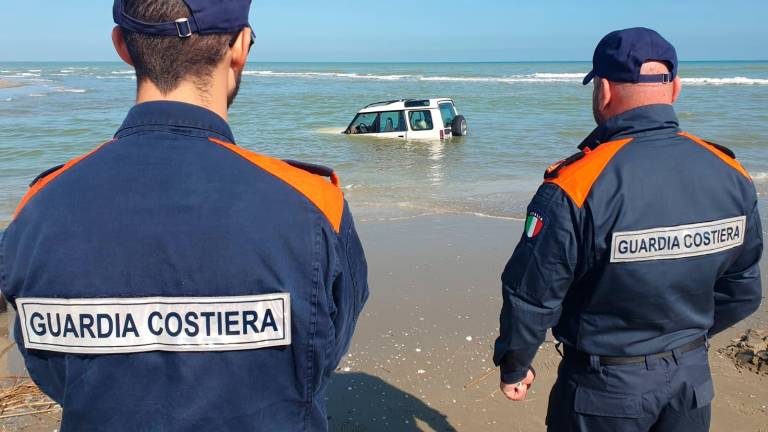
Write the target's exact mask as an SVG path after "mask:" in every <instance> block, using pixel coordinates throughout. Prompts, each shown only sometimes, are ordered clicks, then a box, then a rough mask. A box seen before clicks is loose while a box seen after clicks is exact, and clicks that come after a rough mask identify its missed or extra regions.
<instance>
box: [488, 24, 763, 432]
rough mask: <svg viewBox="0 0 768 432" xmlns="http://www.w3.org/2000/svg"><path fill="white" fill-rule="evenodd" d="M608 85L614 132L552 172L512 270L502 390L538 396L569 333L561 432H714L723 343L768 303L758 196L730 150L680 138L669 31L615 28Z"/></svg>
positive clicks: (501, 354) (597, 77)
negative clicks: (551, 351)
mask: <svg viewBox="0 0 768 432" xmlns="http://www.w3.org/2000/svg"><path fill="white" fill-rule="evenodd" d="M592 80H594V98H593V100H594V102H593V105H594V114H595V119H596V121H597V123H598V127H597V129H595V131H594V132H593V133H592V134H591V135H590V136H589V137H588V138H587V139H586V140H584V142H583V143H582V144H581V145H580V146H579V149H580V152H578V153H576V154H575V155H573V156H571V157H569V158H568V159H565V160H564V161H561V162H559V163H557V164H554V165H552V166H551V167H550V168H549V169H547V171H546V174H545V182H544V184H543V185H542V186H541V187H540V188H539V191H538V192H537V193H536V195H535V196H534V198H533V200H532V201H531V204H530V206H529V207H528V215H527V221H526V229H525V233H524V235H523V238H522V240H521V241H520V243H519V244H518V246H517V248H516V250H515V252H514V254H513V256H512V258H511V259H510V261H509V263H508V264H507V266H506V268H505V270H504V273H503V275H502V282H503V300H504V305H503V308H502V312H501V325H500V333H501V335H500V337H499V338H498V340H497V341H496V351H495V355H494V360H495V362H496V364H497V365H500V367H501V389H502V391H503V392H504V393H505V394H506V396H507V397H508V398H510V399H512V400H522V399H524V398H525V396H526V393H527V391H528V389H529V387H530V385H531V384H532V383H533V380H534V378H535V375H534V373H533V371H532V370H531V362H532V361H533V358H534V355H535V354H536V351H537V349H538V348H539V346H540V345H541V343H542V342H543V341H544V337H545V334H546V331H547V330H548V329H549V328H553V332H554V335H555V337H556V338H557V340H558V341H560V342H562V344H563V348H564V359H563V361H562V363H561V365H560V369H559V373H558V379H557V382H556V383H555V385H554V387H553V389H552V393H551V396H550V401H549V413H548V415H547V424H548V426H549V430H551V431H613V432H618V431H650V430H653V431H659V432H662V431H686V432H691V431H706V430H708V429H709V421H710V402H711V400H712V398H713V387H712V378H711V375H710V371H709V365H708V362H707V350H708V344H707V338H708V337H711V336H713V335H715V334H717V333H718V332H720V331H722V330H724V329H726V328H728V327H730V326H732V325H734V324H736V323H737V322H739V321H740V320H742V319H744V318H745V317H747V316H748V315H750V314H751V313H752V312H754V311H755V310H756V309H757V308H758V306H759V304H760V300H761V295H762V291H761V286H760V269H759V267H758V266H759V261H760V256H761V253H762V249H763V240H762V230H761V227H760V217H759V215H758V210H757V195H756V192H755V187H754V185H753V184H752V181H751V179H750V176H749V174H747V172H746V171H745V170H744V168H742V166H741V165H740V164H739V163H738V162H737V161H736V159H735V156H734V154H733V153H732V152H731V151H730V150H728V149H727V148H725V147H723V146H720V145H717V144H714V143H711V142H707V141H705V140H702V139H700V138H697V137H695V136H693V135H691V134H688V133H686V132H683V131H682V130H681V129H679V127H678V126H679V125H678V120H677V117H676V116H675V111H674V110H673V108H672V104H673V103H674V102H675V100H676V99H677V97H678V95H679V94H680V89H681V85H680V79H679V77H678V62H677V55H676V52H675V49H674V48H673V47H672V45H671V44H670V43H669V42H667V41H666V40H665V39H664V38H662V37H661V36H660V35H659V34H658V33H656V32H654V31H652V30H649V29H645V28H633V29H627V30H621V31H616V32H613V33H610V34H609V35H607V36H606V37H605V38H603V40H602V41H601V42H600V43H599V44H598V46H597V49H596V50H595V55H594V61H593V70H592V72H590V73H589V75H588V76H587V77H586V78H585V79H584V84H585V85H586V84H587V83H589V82H590V81H592Z"/></svg>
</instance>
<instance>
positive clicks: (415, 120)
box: [409, 111, 433, 131]
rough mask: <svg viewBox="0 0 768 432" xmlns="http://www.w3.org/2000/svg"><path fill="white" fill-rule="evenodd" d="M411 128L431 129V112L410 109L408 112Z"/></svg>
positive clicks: (419, 129) (416, 129) (418, 129)
mask: <svg viewBox="0 0 768 432" xmlns="http://www.w3.org/2000/svg"><path fill="white" fill-rule="evenodd" d="M409 117H410V120H411V129H413V130H415V131H425V130H432V128H433V126H432V113H431V112H429V111H411V112H410V113H409Z"/></svg>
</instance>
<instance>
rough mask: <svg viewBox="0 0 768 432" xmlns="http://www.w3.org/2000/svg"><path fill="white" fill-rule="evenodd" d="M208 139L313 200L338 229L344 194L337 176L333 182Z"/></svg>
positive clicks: (276, 160) (275, 160)
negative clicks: (338, 184)
mask: <svg viewBox="0 0 768 432" xmlns="http://www.w3.org/2000/svg"><path fill="white" fill-rule="evenodd" d="M208 139H209V140H210V141H211V142H214V143H216V144H218V145H220V146H222V147H225V148H227V149H229V150H231V151H232V152H234V153H237V154H238V155H240V156H241V157H242V158H244V159H246V160H247V161H249V162H251V163H252V164H254V165H256V166H258V167H259V168H261V169H263V170H264V171H266V172H268V173H270V174H272V175H273V176H275V177H277V178H279V179H280V180H282V181H284V182H285V183H287V184H289V185H290V186H291V187H293V188H294V189H296V190H297V191H298V192H299V193H301V194H302V195H304V196H305V197H306V198H307V199H308V200H309V201H310V202H312V204H314V205H315V206H316V207H317V208H318V209H319V210H320V211H321V212H322V213H323V215H325V217H326V218H327V219H328V222H330V223H331V226H332V227H333V230H334V231H335V232H336V233H338V232H339V230H340V229H341V218H342V217H343V215H344V195H343V194H342V193H341V189H339V187H338V186H337V183H338V179H337V178H335V179H334V183H330V182H328V181H326V180H325V179H323V178H322V177H320V176H317V175H314V174H310V173H308V172H306V171H304V170H301V169H299V168H295V167H293V166H291V165H289V164H287V163H285V162H283V161H281V160H278V159H273V158H269V157H266V156H262V155H260V154H258V153H254V152H252V151H249V150H246V149H244V148H242V147H238V146H236V145H234V144H230V143H228V142H225V141H221V140H218V139H216V138H208Z"/></svg>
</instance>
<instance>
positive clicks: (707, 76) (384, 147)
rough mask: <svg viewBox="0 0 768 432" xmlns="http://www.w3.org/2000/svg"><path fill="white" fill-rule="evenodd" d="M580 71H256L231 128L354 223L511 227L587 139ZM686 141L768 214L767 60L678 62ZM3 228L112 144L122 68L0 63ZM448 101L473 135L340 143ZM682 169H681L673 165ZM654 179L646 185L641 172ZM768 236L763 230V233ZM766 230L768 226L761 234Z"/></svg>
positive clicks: (124, 103) (383, 67)
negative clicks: (34, 189) (326, 180)
mask: <svg viewBox="0 0 768 432" xmlns="http://www.w3.org/2000/svg"><path fill="white" fill-rule="evenodd" d="M589 68H590V65H589V63H579V62H574V63H453V64H414V63H408V64H357V63H344V64H341V63H334V64H323V63H252V64H250V65H249V66H248V68H247V71H246V72H245V73H244V76H243V83H242V89H241V92H240V96H239V97H238V99H237V101H236V103H235V105H234V106H233V108H232V112H231V116H230V122H231V125H232V128H233V131H234V133H235V136H236V138H237V142H238V144H239V145H241V146H243V147H246V148H248V149H252V150H255V151H257V152H260V153H263V154H267V155H271V156H274V157H278V158H284V159H297V160H303V161H307V162H313V163H318V164H323V165H328V166H331V167H333V168H334V169H335V170H336V171H337V173H338V174H339V176H340V177H341V180H342V184H343V187H344V190H345V193H346V196H347V198H348V199H349V201H350V203H351V205H352V208H353V210H354V211H355V213H356V214H357V216H358V219H361V220H382V219H397V218H404V217H406V218H407V217H413V216H415V215H424V214H426V215H430V214H445V213H468V214H478V215H486V216H492V217H505V218H519V217H521V216H523V213H524V211H525V206H526V204H527V202H528V200H529V199H530V197H531V195H532V194H533V193H534V191H535V190H536V188H537V187H538V185H539V184H540V183H541V181H542V174H543V172H544V169H545V168H546V167H547V166H549V165H550V164H551V163H553V162H555V161H558V160H560V159H563V158H565V157H567V156H569V155H571V154H573V153H574V152H575V151H576V146H577V145H578V144H579V143H580V142H581V140H582V138H583V137H584V136H585V135H587V134H588V133H589V132H590V131H591V130H592V129H593V127H594V121H593V119H592V111H591V91H592V88H591V86H586V87H585V86H582V85H581V79H582V77H583V76H584V74H586V72H588V71H589ZM680 69H681V76H682V77H683V85H684V88H683V93H682V96H681V98H680V101H679V103H678V104H677V112H678V116H679V118H680V122H681V126H682V128H684V129H685V130H686V131H689V132H691V133H693V134H696V135H699V136H701V137H703V138H705V139H708V140H711V141H714V142H717V143H720V144H722V145H725V146H727V147H729V148H731V149H733V150H734V151H735V152H736V154H737V155H738V157H739V160H740V161H741V162H742V163H743V164H744V165H745V167H746V168H747V170H749V171H750V172H751V174H752V176H753V177H754V181H755V184H756V186H757V189H758V192H759V194H760V200H761V208H762V216H763V218H764V221H765V218H766V216H768V205H766V202H768V147H766V146H767V145H768V130H766V125H768V62H688V63H683V64H682V65H681V67H680ZM0 80H5V81H14V82H19V83H23V84H25V85H24V86H23V87H18V88H11V89H3V90H0V227H2V226H4V225H5V224H6V223H7V222H8V221H9V220H10V218H11V215H12V214H13V210H14V208H15V206H16V204H17V203H18V202H19V200H20V199H21V197H22V196H23V194H24V193H25V191H26V190H27V186H28V184H29V182H30V181H31V180H32V179H33V178H34V177H35V176H36V175H37V174H39V173H40V172H42V171H44V170H46V169H48V168H50V167H52V166H55V165H58V164H61V163H64V162H66V161H67V160H69V159H72V158H74V157H77V156H79V155H81V154H83V153H86V152H88V151H89V150H91V149H92V148H94V147H96V146H97V145H99V144H100V143H102V142H104V141H106V140H108V139H109V138H110V137H111V136H112V135H113V134H114V132H115V131H116V130H117V128H118V127H119V125H120V123H121V122H122V120H123V117H124V116H125V113H126V112H127V111H128V110H129V109H130V107H131V105H132V104H133V100H134V92H135V86H136V81H135V77H134V74H133V71H132V70H131V69H130V68H128V67H126V66H125V65H122V64H120V63H0ZM429 97H450V98H453V99H454V100H455V101H456V104H457V106H458V108H459V110H460V112H461V114H463V115H464V116H466V118H467V122H468V124H469V136H467V137H463V138H453V139H449V140H446V141H444V142H441V141H401V140H381V139H372V138H366V137H361V136H351V137H350V136H345V135H341V134H340V131H341V130H342V129H344V128H345V127H346V126H347V125H348V124H349V122H350V121H351V120H352V118H353V117H354V115H355V113H356V112H357V110H358V109H360V108H361V107H363V106H365V105H367V104H370V103H372V102H376V101H382V100H390V99H399V98H429ZM679 163H680V166H681V169H682V168H683V167H684V166H685V163H686V161H685V160H681V161H679ZM649 175H652V173H649ZM764 224H765V222H764ZM765 225H768V224H765Z"/></svg>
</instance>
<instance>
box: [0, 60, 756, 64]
mask: <svg viewBox="0 0 768 432" xmlns="http://www.w3.org/2000/svg"><path fill="white" fill-rule="evenodd" d="M591 62H592V60H448V61H441V60H430V61H415V60H394V61H365V60H251V61H249V62H248V63H250V64H253V63H297V64H298V63H327V64H472V63H475V64H477V63H485V64H502V63H529V64H530V63H591ZM724 62H728V63H763V62H768V59H718V60H680V63H724ZM0 63H122V60H119V59H116V60H0Z"/></svg>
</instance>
